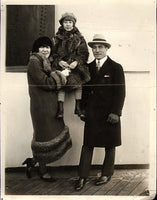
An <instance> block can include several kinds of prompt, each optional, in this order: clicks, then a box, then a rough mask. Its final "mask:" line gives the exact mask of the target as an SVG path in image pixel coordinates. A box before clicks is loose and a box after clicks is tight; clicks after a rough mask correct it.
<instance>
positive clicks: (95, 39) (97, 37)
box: [88, 34, 111, 48]
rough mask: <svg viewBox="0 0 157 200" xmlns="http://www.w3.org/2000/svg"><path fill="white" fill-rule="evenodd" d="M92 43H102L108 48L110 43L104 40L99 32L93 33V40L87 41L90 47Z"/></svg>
mask: <svg viewBox="0 0 157 200" xmlns="http://www.w3.org/2000/svg"><path fill="white" fill-rule="evenodd" d="M93 44H104V45H105V46H107V47H108V48H110V47H111V45H110V44H109V43H108V42H107V41H106V40H105V38H104V36H103V35H101V34H95V35H94V37H93V41H91V42H88V45H89V46H90V47H91V48H92V47H93Z"/></svg>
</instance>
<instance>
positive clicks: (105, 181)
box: [95, 176, 111, 185]
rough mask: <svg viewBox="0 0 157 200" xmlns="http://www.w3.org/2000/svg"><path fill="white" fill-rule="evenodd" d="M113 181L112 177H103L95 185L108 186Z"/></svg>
mask: <svg viewBox="0 0 157 200" xmlns="http://www.w3.org/2000/svg"><path fill="white" fill-rule="evenodd" d="M110 180H111V176H101V177H100V178H99V179H98V180H97V181H96V182H95V185H102V184H106V183H108V182H109V181H110Z"/></svg>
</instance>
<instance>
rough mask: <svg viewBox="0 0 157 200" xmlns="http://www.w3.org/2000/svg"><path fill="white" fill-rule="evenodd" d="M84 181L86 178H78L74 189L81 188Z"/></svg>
mask: <svg viewBox="0 0 157 200" xmlns="http://www.w3.org/2000/svg"><path fill="white" fill-rule="evenodd" d="M85 183H86V179H85V178H79V180H78V182H77V184H76V186H75V190H77V191H79V190H82V189H83V187H84V185H85Z"/></svg>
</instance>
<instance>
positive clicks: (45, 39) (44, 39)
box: [32, 36, 53, 53]
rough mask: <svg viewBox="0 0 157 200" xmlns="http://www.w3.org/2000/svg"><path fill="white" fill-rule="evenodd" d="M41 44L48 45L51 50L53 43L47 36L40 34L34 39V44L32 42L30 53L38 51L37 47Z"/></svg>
mask: <svg viewBox="0 0 157 200" xmlns="http://www.w3.org/2000/svg"><path fill="white" fill-rule="evenodd" d="M43 45H46V46H49V47H50V48H51V50H52V48H53V44H52V41H51V40H50V38H49V37H47V36H41V37H39V38H38V39H36V40H35V41H34V44H33V47H32V53H33V52H38V51H39V47H41V46H43Z"/></svg>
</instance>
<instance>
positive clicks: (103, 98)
mask: <svg viewBox="0 0 157 200" xmlns="http://www.w3.org/2000/svg"><path fill="white" fill-rule="evenodd" d="M89 71H90V76H91V80H90V81H89V82H88V84H86V85H85V86H84V87H83V98H82V106H83V108H84V109H85V111H86V120H85V129H84V145H86V146H93V147H114V146H119V145H121V126H120V120H119V122H118V123H115V124H111V123H110V122H107V118H108V115H109V114H110V113H114V114H117V115H118V116H121V112H122V108H123V103H124V98H125V78H124V72H123V68H122V66H121V65H120V64H118V63H116V62H114V61H113V60H111V59H110V58H109V57H108V58H107V60H106V61H105V63H104V64H103V66H102V67H101V69H100V70H99V71H97V67H96V60H94V61H93V62H91V63H90V64H89Z"/></svg>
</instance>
